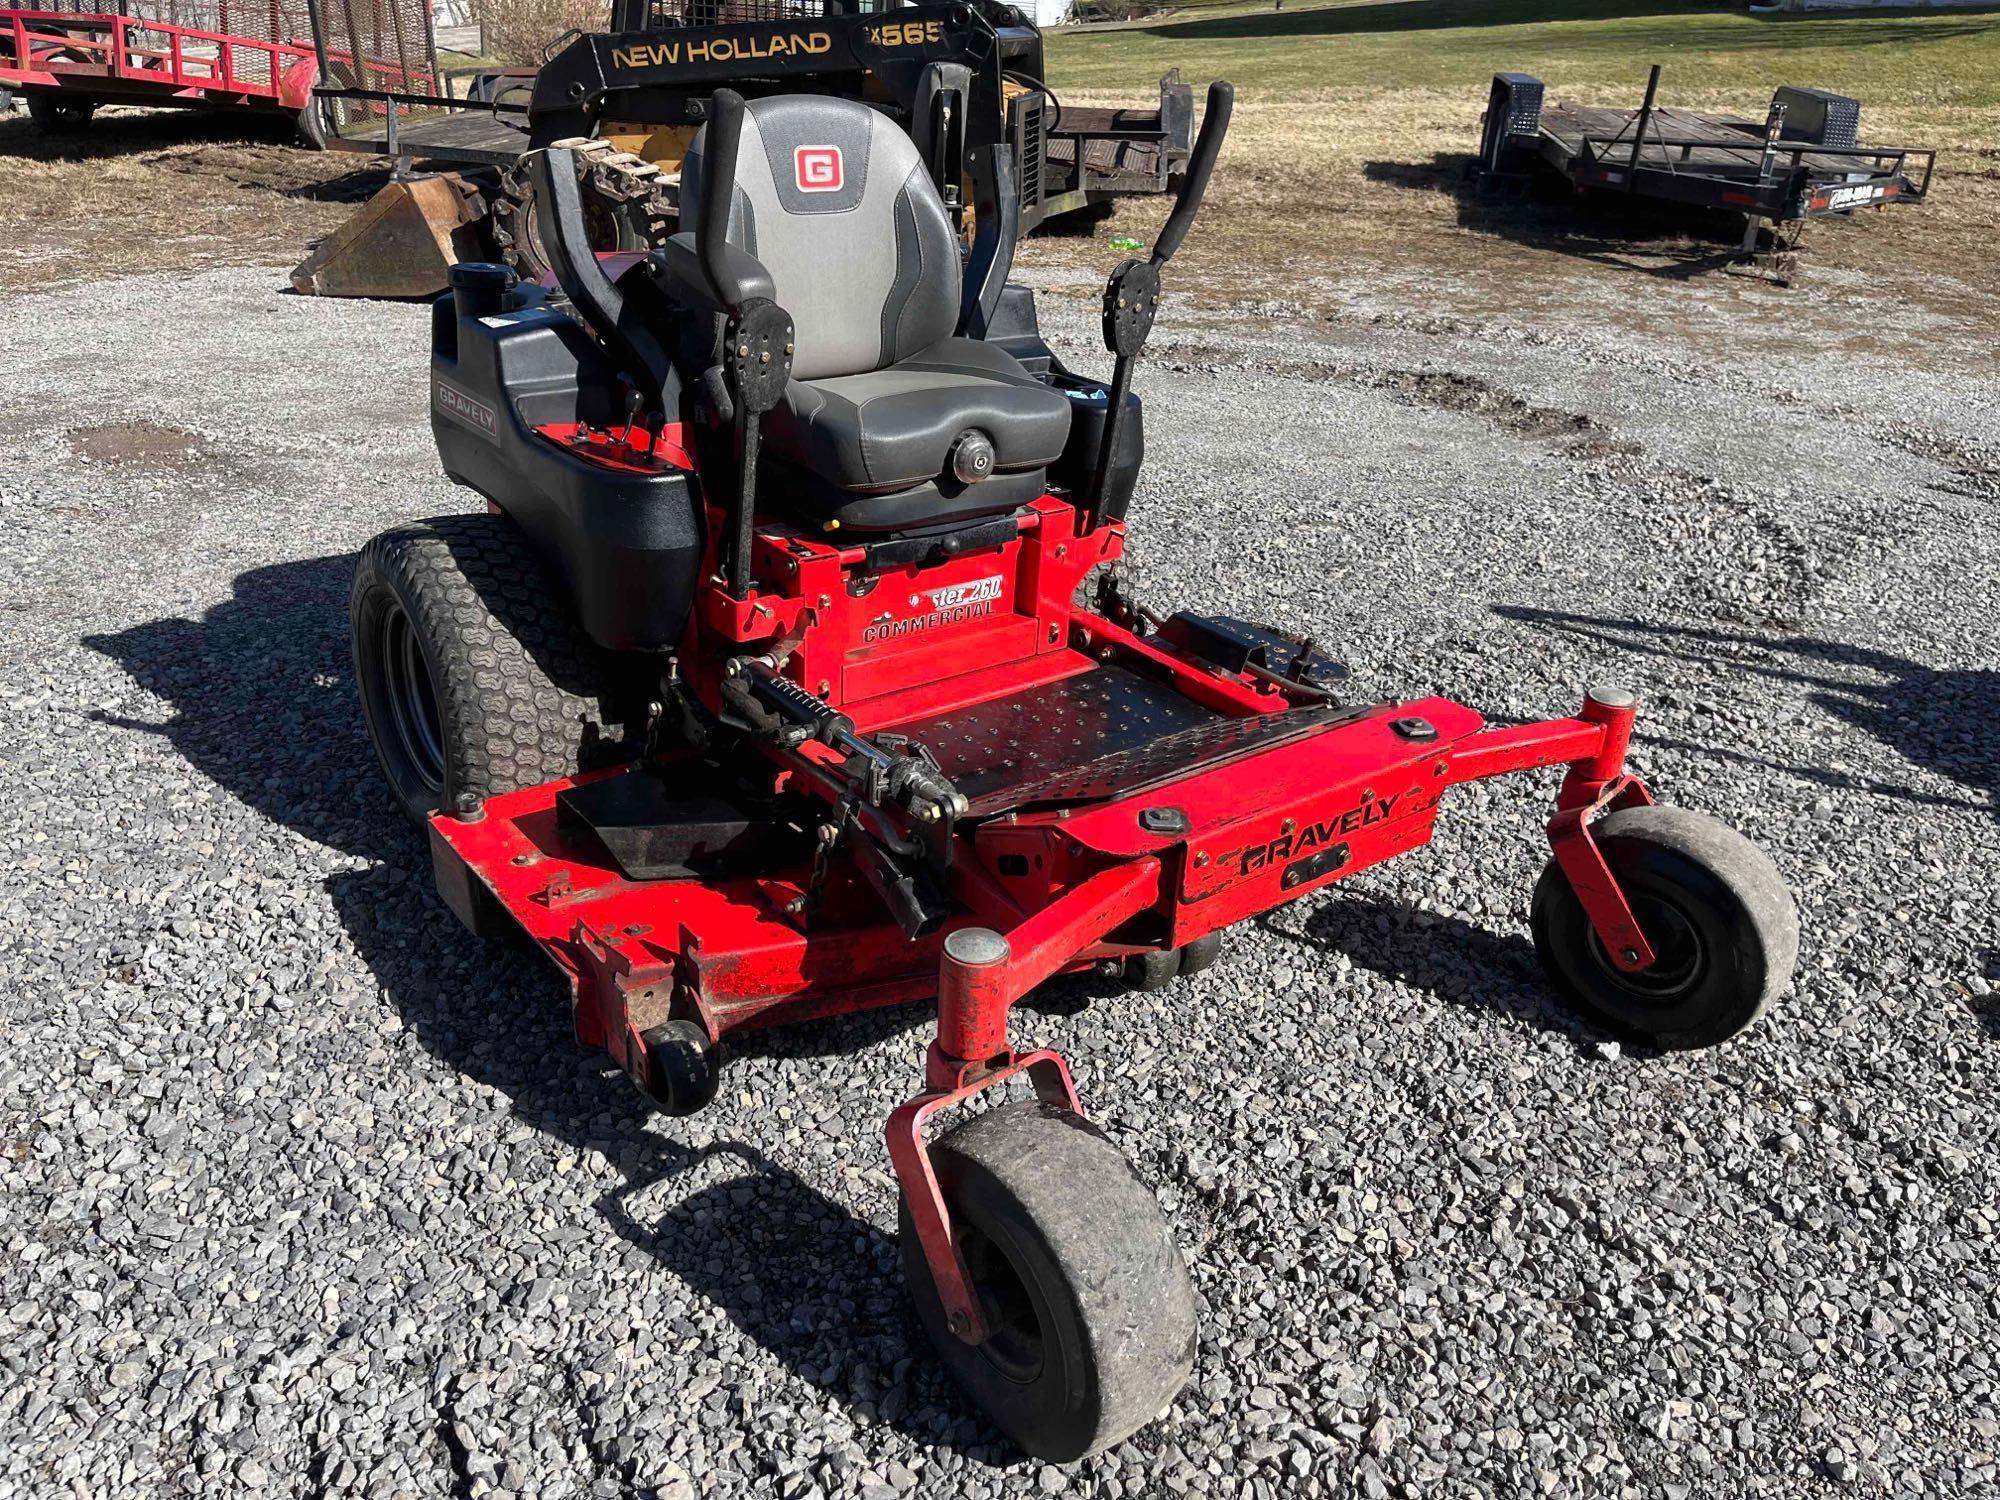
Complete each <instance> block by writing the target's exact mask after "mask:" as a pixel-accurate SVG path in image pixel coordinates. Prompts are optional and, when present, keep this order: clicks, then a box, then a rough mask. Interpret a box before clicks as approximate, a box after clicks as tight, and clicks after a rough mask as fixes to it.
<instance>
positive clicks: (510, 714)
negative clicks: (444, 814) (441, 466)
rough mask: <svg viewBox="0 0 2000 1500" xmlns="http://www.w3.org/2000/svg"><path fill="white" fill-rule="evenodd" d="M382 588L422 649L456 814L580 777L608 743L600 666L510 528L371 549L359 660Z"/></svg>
mask: <svg viewBox="0 0 2000 1500" xmlns="http://www.w3.org/2000/svg"><path fill="white" fill-rule="evenodd" d="M376 586H386V587H387V588H388V589H389V590H390V591H391V592H392V593H393V594H394V596H395V597H396V599H397V600H398V601H399V602H400V603H401V604H402V606H403V609H404V611H405V613H407V614H408V615H409V617H410V621H411V623H412V625H413V626H414V627H415V629H416V632H417V634H418V636H419V638H420V640H421V641H422V643H423V647H424V654H425V660H426V664H427V666H428V667H429V669H430V674H431V682H432V687H433V689H434V690H435V692H436V694H437V700H438V715H439V719H440V721H441V724H442V726H443V734H442V739H443V743H444V749H445V785H444V800H445V802H446V804H447V805H449V803H450V801H451V800H452V799H453V798H455V797H457V796H459V795H462V794H464V793H467V792H470V793H472V794H473V795H475V796H477V797H479V798H481V799H484V798H486V797H490V796H494V795H497V794H499V793H501V792H510V791H515V790H518V789H519V788H522V787H529V786H537V785H539V784H541V783H542V782H545V781H552V780H555V779H556V778H558V777H563V776H570V775H573V774H575V772H576V771H577V770H578V769H579V767H580V765H581V763H582V760H583V758H584V757H585V755H586V754H587V753H588V752H589V750H590V748H591V746H592V745H593V744H595V743H597V742H599V741H600V740H601V739H604V738H606V737H608V734H607V725H606V720H605V715H604V714H603V712H602V704H601V697H600V694H601V679H602V677H603V675H604V674H603V668H602V664H601V663H600V662H599V661H597V660H596V659H595V656H596V653H595V652H594V651H593V649H592V648H590V647H589V645H588V644H587V643H586V642H585V641H584V640H583V638H582V635H581V632H580V630H579V629H578V627H577V626H576V625H575V623H574V618H573V615H572V612H571V611H570V610H569V608H568V607H567V604H566V602H565V601H564V600H562V599H561V598H560V597H559V596H558V595H557V593H556V591H555V589H554V587H553V586H552V585H551V583H550V581H549V578H548V576H547V574H546V573H545V572H544V570H543V569H542V567H541V565H540V562H539V560H538V559H537V558H536V557H535V555H534V554H533V552H532V551H531V550H530V548H529V544H528V540H527V538H526V537H525V536H523V535H522V534H521V532H520V530H519V528H518V527H516V526H515V525H514V523H513V522H512V521H510V520H508V519H507V518H506V517H505V516H498V515H462V516H445V517H440V518H438V519H436V520H431V521H425V522H421V523H419V524H417V525H413V526H402V527H398V528H397V529H395V530H394V531H388V532H384V533H383V534H382V535H380V536H378V537H376V538H375V539H374V540H373V541H371V542H369V543H368V545H367V546H366V547H365V548H363V549H362V554H361V559H360V562H359V565H358V566H357V568H356V573H355V591H354V611H355V626H356V636H357V651H358V649H359V638H360V634H361V631H362V630H363V629H364V628H365V627H364V625H363V622H362V619H361V611H362V608H363V601H364V595H365V594H366V592H367V591H368V590H369V589H371V588H373V587H376ZM357 670H361V669H360V667H359V664H358V662H357ZM378 738H379V736H378ZM411 811H412V812H413V813H418V812H421V809H417V808H412V809H411Z"/></svg>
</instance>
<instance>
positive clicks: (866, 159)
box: [680, 94, 960, 380]
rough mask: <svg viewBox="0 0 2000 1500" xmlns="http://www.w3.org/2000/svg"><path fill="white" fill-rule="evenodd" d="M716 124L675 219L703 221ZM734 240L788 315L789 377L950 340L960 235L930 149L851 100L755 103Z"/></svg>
mask: <svg viewBox="0 0 2000 1500" xmlns="http://www.w3.org/2000/svg"><path fill="white" fill-rule="evenodd" d="M707 141H708V131H707V129H706V127H704V128H703V130H702V131H701V133H700V134H698V135H697V136H696V137H695V138H694V142H693V144H692V145H691V146H690V147H689V148H688V154H687V159H686V161H685V162H684V163H683V164H682V168H681V194H680V198H681V228H682V229H683V230H693V231H696V232H697V233H698V232H699V230H700V213H701V208H700V205H701V170H702V161H703V156H704V152H705V148H706V146H707ZM729 241H730V243H731V244H734V245H739V246H741V247H742V248H743V249H745V250H747V251H749V252H750V253H751V254H752V255H754V256H756V257H757V259H758V260H760V261H762V262H763V263H764V266H765V269H767V270H768V271H769V272H770V273H771V280H772V283H773V285H774V286H775V287H776V289H777V301H778V304H779V305H780V306H781V307H783V308H784V309H785V311H786V312H788V313H790V314H791V316H792V325H793V327H794V329H795V330H796V335H795V340H794V342H795V345H796V349H795V352H794V354H793V358H792V374H793V375H794V376H796V377H797V378H799V379H801V380H814V379H819V378H823V377H826V376H831V375H859V374H864V373H866V372H867V371H870V370H879V369H881V368H882V367H883V366H885V365H891V364H894V363H895V362H896V361H897V360H899V359H903V358H906V357H907V356H909V355H911V354H914V353H916V352H917V351H918V350H919V349H924V348H928V347H929V346H930V345H932V344H934V343H936V342H937V341H938V340H939V339H942V338H947V337H949V336H950V335H951V332H952V330H953V329H954V327H955V326H956V325H957V322H958V305H959V276H960V269H959V244H958V236H957V235H956V234H955V233H954V232H953V230H952V225H951V217H950V215H949V214H947V213H946V212H945V206H944V203H943V200H941V199H940V198H939V197H938V193H937V188H936V187H935V186H934V185H933V184H932V182H931V179H930V174H929V172H928V171H926V170H925V168H924V162H923V158H922V157H921V156H920V155H918V153H917V148H916V145H915V143H914V142H912V141H911V140H910V138H909V136H907V135H905V134H904V133H903V131H902V130H901V129H900V128H899V127H898V126H897V125H896V124H895V122H894V121H892V120H891V119H889V117H888V116H887V115H884V114H882V113H881V112H880V111H878V110H873V109H870V108H869V107H868V106H867V105H865V104H860V103H857V102H855V101H854V100H851V99H828V98H821V97H818V96H815V95H806V94H786V95H779V96H775V97H772V98H769V99H757V100H753V101H752V102H751V104H750V106H749V108H748V109H747V111H746V112H745V115H744V120H743V144H742V146H741V147H740V148H739V150H738V153H737V160H736V191H735V193H734V195H733V202H732V207H731V209H730V215H729Z"/></svg>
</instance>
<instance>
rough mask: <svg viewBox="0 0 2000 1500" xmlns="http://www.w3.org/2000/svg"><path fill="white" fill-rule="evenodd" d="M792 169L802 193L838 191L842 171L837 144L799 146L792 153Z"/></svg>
mask: <svg viewBox="0 0 2000 1500" xmlns="http://www.w3.org/2000/svg"><path fill="white" fill-rule="evenodd" d="M792 169H793V176H794V178H795V180H796V181H797V182H798V185H799V191H800V192H802V193H837V192H839V191H840V187H841V181H842V177H843V173H842V171H841V162H840V147H838V146H800V147H799V148H798V149H797V150H796V151H794V152H793V153H792Z"/></svg>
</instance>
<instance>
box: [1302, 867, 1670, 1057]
mask: <svg viewBox="0 0 2000 1500" xmlns="http://www.w3.org/2000/svg"><path fill="white" fill-rule="evenodd" d="M1262 926H1263V927H1264V930H1265V931H1267V932H1269V933H1271V934H1272V935H1273V936H1275V937H1280V938H1283V939H1285V940H1286V941H1288V942H1294V943H1304V944H1307V945H1309V946H1311V947H1313V948H1317V949H1318V950H1319V951H1320V952H1322V953H1327V954H1335V953H1341V954H1345V955H1346V956H1347V957H1348V958H1349V959H1350V960H1351V961H1352V962H1353V963H1354V964H1355V965H1356V966H1357V967H1358V968H1363V969H1367V970H1368V971H1369V972H1370V973H1373V974H1379V975H1381V976H1382V977H1383V978H1384V979H1389V980H1394V981H1396V982H1397V983H1399V984H1406V985H1408V986H1410V987H1411V988H1412V989H1417V990H1423V991H1424V992H1426V993H1428V994H1432V995H1436V996H1437V997H1438V998H1439V999H1442V1000H1445V1001H1447V1002H1449V1003H1450V1004H1452V1005H1460V1006H1465V1007H1468V1008H1471V1009H1477V1010H1484V1011H1489V1012H1492V1013H1493V1014H1495V1015H1500V1016H1505V1017H1508V1018H1510V1019H1512V1020H1515V1021H1520V1022H1523V1023H1525V1024H1527V1025H1529V1026H1533V1027H1534V1028H1536V1029H1537V1030H1540V1031H1547V1032H1552V1033H1556V1034H1559V1035H1561V1036H1565V1037H1567V1038H1569V1039H1570V1040H1571V1041H1572V1042H1574V1043H1575V1044H1576V1045H1577V1046H1579V1047H1585V1046H1588V1045H1590V1044H1591V1043H1592V1042H1600V1041H1605V1040H1608V1039H1609V1038H1610V1037H1611V1036H1612V1033H1611V1032H1610V1031H1609V1030H1606V1029H1604V1028H1602V1027H1600V1026H1598V1025H1596V1024H1595V1023H1594V1022H1592V1021H1591V1020H1590V1019H1589V1018H1588V1017H1585V1016H1581V1015H1578V1014H1576V1013H1575V1012H1573V1011H1570V1010H1568V1009H1567V1008H1565V1007H1564V1005H1563V1004H1562V1002H1561V1000H1559V999H1558V998H1557V996H1556V993H1555V991H1554V990H1552V989H1550V988H1549V982H1548V980H1547V978H1546V977H1545V976H1544V972H1543V969H1542V966H1541V962H1540V961H1539V960H1538V959H1537V958H1536V957H1535V949H1534V945H1533V944H1532V943H1530V942H1529V941H1528V940H1527V939H1526V938H1525V937H1521V936H1518V935H1510V934H1505V933H1499V932H1495V931H1493V930H1492V929H1491V928H1488V927H1484V926H1481V925H1480V924H1479V923H1477V922H1472V921H1468V920H1466V919H1465V918H1463V917H1455V916H1449V915H1446V914H1444V913H1441V912H1433V911H1424V910H1421V909H1419V908H1416V907H1412V906H1409V905H1407V904H1405V903H1403V902H1398V901H1378V900H1375V899H1373V898H1372V897H1368V896H1362V895H1359V894H1355V895H1349V894H1347V893H1345V892H1336V893H1335V894H1334V895H1333V897H1332V899H1330V900H1328V901H1326V902H1324V903H1322V904H1321V905H1319V906H1317V907H1315V908H1313V909H1312V910H1310V911H1306V910H1294V909H1289V908H1287V909H1281V910H1279V911H1276V912H1273V913H1272V914H1271V915H1270V916H1268V917H1265V918H1263V919H1262ZM1632 1050H1634V1051H1635V1052H1650V1051H1651V1049H1650V1048H1644V1047H1637V1046H1635V1047H1634V1048H1633V1049H1632Z"/></svg>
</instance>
